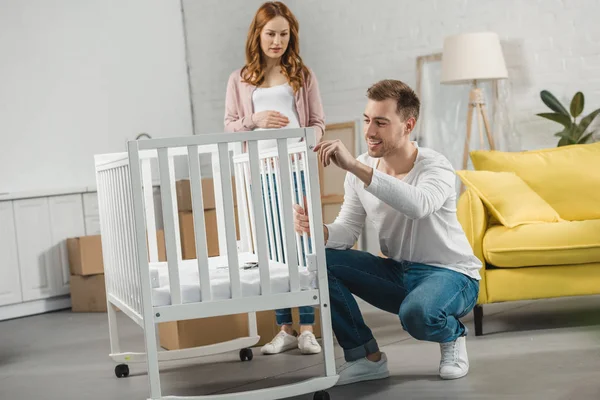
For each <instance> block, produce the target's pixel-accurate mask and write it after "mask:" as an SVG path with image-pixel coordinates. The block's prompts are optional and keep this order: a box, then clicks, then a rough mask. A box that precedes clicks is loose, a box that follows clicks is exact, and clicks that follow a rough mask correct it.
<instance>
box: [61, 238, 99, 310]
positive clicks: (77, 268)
mask: <svg viewBox="0 0 600 400" xmlns="http://www.w3.org/2000/svg"><path fill="white" fill-rule="evenodd" d="M67 250H68V253H69V266H70V269H71V284H70V286H71V307H72V310H73V312H106V291H105V287H104V264H103V259H102V241H101V239H100V235H95V236H83V237H78V238H72V239H67Z"/></svg>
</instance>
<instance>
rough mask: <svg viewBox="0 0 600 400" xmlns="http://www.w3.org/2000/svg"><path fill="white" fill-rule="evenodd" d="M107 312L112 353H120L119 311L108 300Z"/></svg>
mask: <svg viewBox="0 0 600 400" xmlns="http://www.w3.org/2000/svg"><path fill="white" fill-rule="evenodd" d="M106 308H107V314H108V335H109V338H110V353H111V354H118V353H120V352H121V345H120V343H119V328H118V326H117V312H116V310H115V306H114V305H113V304H112V303H111V302H110V301H107V307H106Z"/></svg>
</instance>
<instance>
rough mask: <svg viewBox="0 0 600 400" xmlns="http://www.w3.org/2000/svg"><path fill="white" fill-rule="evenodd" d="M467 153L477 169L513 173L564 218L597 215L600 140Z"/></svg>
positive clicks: (598, 213) (598, 212)
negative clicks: (519, 149) (521, 150)
mask: <svg viewBox="0 0 600 400" xmlns="http://www.w3.org/2000/svg"><path fill="white" fill-rule="evenodd" d="M470 154H471V160H472V161H473V166H474V167H475V169H476V170H485V171H496V172H502V171H504V172H514V173H516V174H517V175H518V176H519V177H521V178H522V179H523V180H524V181H525V183H527V185H529V187H531V188H532V189H533V190H534V191H535V192H536V193H537V194H539V195H540V196H541V197H542V198H543V199H544V200H546V201H547V202H548V204H550V206H551V207H552V208H554V209H555V210H556V211H557V212H558V214H559V215H560V216H561V217H562V218H564V219H566V220H570V221H583V220H587V219H598V218H600V207H599V206H598V205H599V204H600V189H599V188H600V142H598V143H592V144H579V145H571V146H562V147H556V148H550V149H543V150H535V151H523V152H514V153H513V152H501V151H483V150H477V151H473V152H471V153H470Z"/></svg>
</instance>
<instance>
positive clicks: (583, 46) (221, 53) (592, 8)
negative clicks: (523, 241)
mask: <svg viewBox="0 0 600 400" xmlns="http://www.w3.org/2000/svg"><path fill="white" fill-rule="evenodd" d="M183 3H184V14H185V20H186V30H187V38H188V58H189V62H190V74H191V82H192V90H193V102H194V108H195V112H194V114H195V122H196V131H197V132H196V133H208V132H220V131H222V130H223V112H224V100H225V86H226V82H227V77H228V76H229V74H230V73H231V71H233V70H234V69H235V68H239V67H240V66H241V65H243V62H244V43H245V38H246V32H247V29H248V26H249V24H250V20H251V18H252V16H253V14H254V12H255V10H256V9H257V8H258V7H259V6H260V4H262V0H261V1H259V0H227V1H223V0H202V1H199V0H184V2H183ZM286 4H288V5H289V6H290V8H291V9H292V11H293V12H294V13H295V14H296V16H297V17H298V19H299V21H300V32H301V51H302V57H303V58H304V60H305V62H306V63H307V64H308V65H309V66H310V67H311V68H312V69H313V70H314V71H315V73H316V75H317V77H318V79H319V83H320V87H321V95H322V98H323V102H324V107H325V113H326V117H327V121H328V122H336V121H342V120H348V119H354V118H357V117H359V116H360V115H361V114H362V111H363V108H364V104H365V97H364V93H365V90H366V88H367V87H368V86H369V85H371V84H372V83H374V82H375V81H377V80H379V79H383V78H395V79H401V80H404V81H405V82H407V83H408V84H410V85H411V86H414V85H415V60H416V57H417V56H419V55H424V54H430V53H434V52H438V51H440V50H441V48H442V44H443V40H444V37H445V36H447V35H449V34H454V33H460V32H467V31H480V30H492V31H495V32H497V33H498V34H499V35H500V37H501V40H502V41H503V47H504V52H505V58H506V61H507V65H508V68H509V74H510V81H511V85H512V99H513V100H514V103H513V105H512V108H513V111H514V114H513V116H514V120H515V124H516V129H517V130H518V132H519V134H520V136H521V144H522V147H523V148H524V149H533V148H540V147H553V146H555V145H556V138H555V137H553V136H552V134H553V133H554V132H556V131H557V129H556V124H554V123H552V122H547V121H544V120H542V119H541V118H539V117H536V116H535V113H537V112H545V111H547V108H546V107H545V106H544V105H543V103H542V102H541V100H540V98H539V92H540V91H541V90H543V89H548V90H550V91H551V92H553V93H554V94H555V95H556V96H557V97H558V98H559V99H560V100H561V101H563V102H564V103H567V104H568V102H569V101H570V99H571V97H572V96H573V94H574V93H575V92H576V91H578V90H581V91H583V92H584V94H585V95H586V109H585V111H584V112H585V113H587V112H590V111H592V110H594V109H596V108H599V107H600V73H599V71H600V45H598V44H597V42H594V41H595V40H597V39H598V38H599V37H600V24H598V23H597V20H598V15H600V2H598V1H597V0H535V1H534V0H502V1H500V0H420V1H407V0H404V1H399V0H370V1H368V2H367V1H362V0H360V1H359V0H353V1H348V0H295V1H286Z"/></svg>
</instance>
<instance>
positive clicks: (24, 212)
mask: <svg viewBox="0 0 600 400" xmlns="http://www.w3.org/2000/svg"><path fill="white" fill-rule="evenodd" d="M14 211H15V226H16V233H17V246H18V249H19V266H20V271H21V287H22V290H23V300H25V301H28V300H37V299H43V298H47V297H51V296H53V295H54V293H55V292H56V274H55V272H54V271H53V269H54V268H55V266H53V265H52V257H51V254H50V253H49V249H50V247H51V246H52V230H51V228H50V210H49V208H48V198H47V197H41V198H34V199H25V200H15V202H14Z"/></svg>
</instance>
